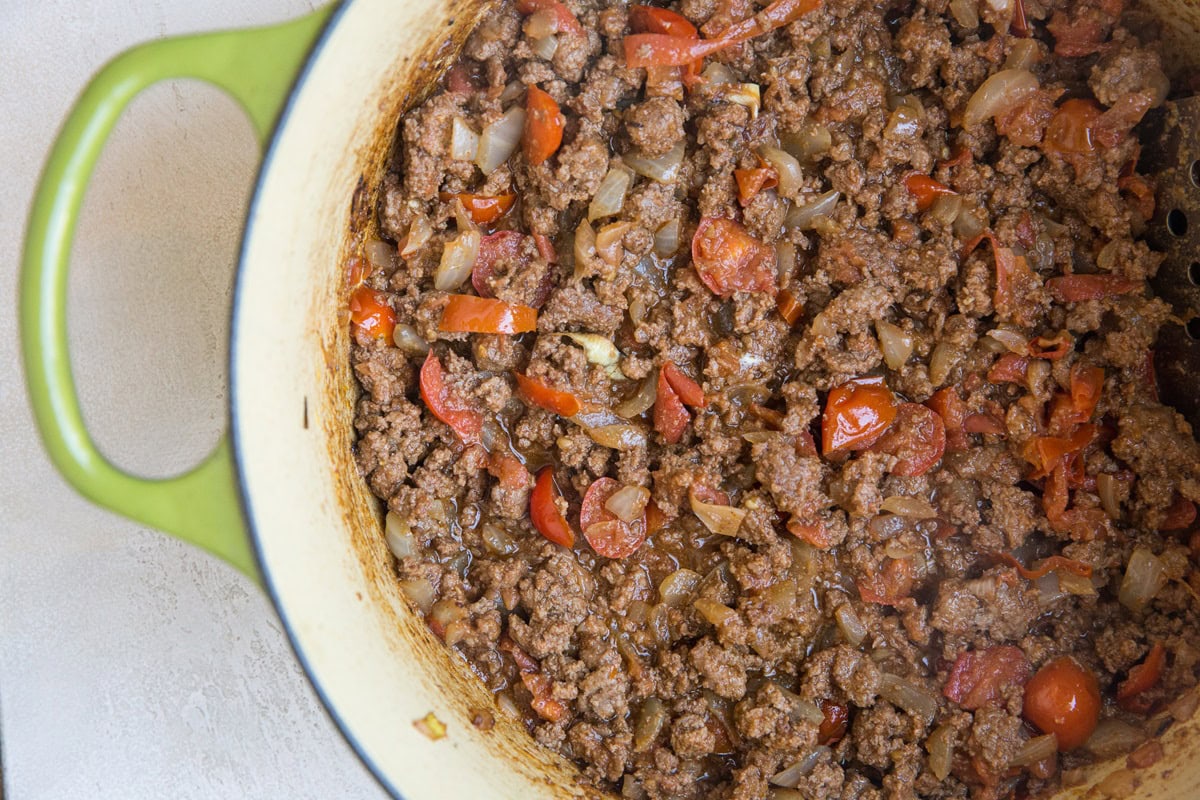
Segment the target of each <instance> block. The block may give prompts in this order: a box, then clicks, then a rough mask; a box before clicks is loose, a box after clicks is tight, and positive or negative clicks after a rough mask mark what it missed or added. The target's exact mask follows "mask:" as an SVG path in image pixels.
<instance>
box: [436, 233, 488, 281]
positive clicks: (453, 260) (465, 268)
mask: <svg viewBox="0 0 1200 800" xmlns="http://www.w3.org/2000/svg"><path fill="white" fill-rule="evenodd" d="M480 239H481V237H480V235H479V231H478V230H466V231H462V232H461V233H459V234H458V236H456V237H454V238H453V239H451V240H450V241H448V242H446V246H445V247H444V248H443V249H442V260H441V262H440V263H439V264H438V268H437V272H436V273H435V274H434V276H433V287H434V288H435V289H438V290H439V291H443V292H449V291H452V290H454V289H457V288H458V287H459V286H462V283H463V281H465V280H466V279H467V277H468V276H469V275H470V274H471V268H472V267H474V266H475V259H476V257H477V256H478V255H479V242H480Z"/></svg>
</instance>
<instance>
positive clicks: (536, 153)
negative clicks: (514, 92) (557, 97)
mask: <svg viewBox="0 0 1200 800" xmlns="http://www.w3.org/2000/svg"><path fill="white" fill-rule="evenodd" d="M566 124H567V118H566V117H565V116H563V113H562V112H561V111H559V109H558V103H556V102H554V98H553V97H551V96H550V95H549V94H547V93H546V92H544V91H542V90H541V89H539V88H538V87H536V86H532V85H531V86H530V87H529V89H528V91H527V92H526V94H525V136H524V139H523V141H522V152H524V153H525V160H526V161H528V162H529V163H530V164H532V165H533V166H535V167H536V166H537V165H538V164H541V163H542V162H543V161H545V160H546V159H547V158H549V157H550V156H552V155H554V153H555V151H557V150H558V147H559V145H561V144H562V138H563V128H564V127H565V126H566Z"/></svg>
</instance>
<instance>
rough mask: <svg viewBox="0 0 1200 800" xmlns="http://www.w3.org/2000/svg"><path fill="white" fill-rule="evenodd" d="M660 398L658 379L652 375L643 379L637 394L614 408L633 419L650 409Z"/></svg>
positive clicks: (626, 417) (623, 415) (625, 416)
mask: <svg viewBox="0 0 1200 800" xmlns="http://www.w3.org/2000/svg"><path fill="white" fill-rule="evenodd" d="M657 398H658V379H657V377H656V376H654V375H651V376H650V377H649V378H646V379H645V380H644V381H642V385H641V386H640V387H639V388H638V390H637V394H635V395H634V396H633V397H630V398H629V399H628V400H625V401H623V402H622V403H620V404H619V405H618V406H617V407H616V408H615V409H614V410H615V411H616V412H617V414H619V415H620V416H622V417H624V418H625V419H633V418H634V417H637V416H640V415H641V414H644V413H646V412H647V411H649V410H650V407H651V406H653V405H654V401H655V400H656V399H657Z"/></svg>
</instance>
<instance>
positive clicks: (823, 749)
mask: <svg viewBox="0 0 1200 800" xmlns="http://www.w3.org/2000/svg"><path fill="white" fill-rule="evenodd" d="M832 753H833V751H832V750H830V749H829V746H828V745H823V744H821V745H817V746H816V747H814V748H813V749H812V752H810V753H809V754H808V755H806V756H805V757H804V758H802V759H800V760H799V761H793V762H792V763H791V764H789V765H788V766H786V767H784V768H783V769H781V770H779V772H776V773H775V774H774V775H772V776H771V777H770V779H769V780H770V783H771V785H772V786H779V787H782V788H784V789H795V788H796V787H797V786H799V785H800V781H801V780H803V779H804V776H805V775H807V774H808V773H810V772H812V771H813V767H815V766H816V765H817V762H818V761H820V760H821V757H822V756H824V755H826V754H832Z"/></svg>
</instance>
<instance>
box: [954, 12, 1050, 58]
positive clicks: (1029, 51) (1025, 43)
mask: <svg viewBox="0 0 1200 800" xmlns="http://www.w3.org/2000/svg"><path fill="white" fill-rule="evenodd" d="M952 4H953V3H952ZM1041 55H1042V51H1041V50H1039V49H1038V43H1037V40H1036V39H1017V40H1016V41H1014V42H1013V46H1012V50H1009V51H1008V58H1007V59H1005V61H1004V68H1005V69H1029V68H1030V67H1032V66H1033V65H1034V64H1036V63H1038V61H1039V60H1040V59H1041Z"/></svg>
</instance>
